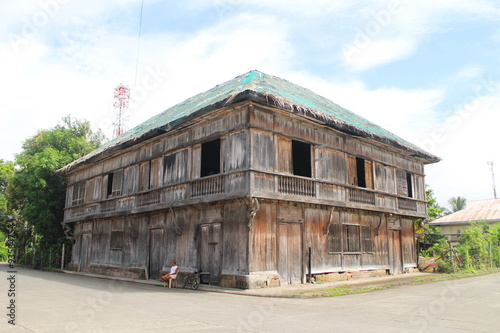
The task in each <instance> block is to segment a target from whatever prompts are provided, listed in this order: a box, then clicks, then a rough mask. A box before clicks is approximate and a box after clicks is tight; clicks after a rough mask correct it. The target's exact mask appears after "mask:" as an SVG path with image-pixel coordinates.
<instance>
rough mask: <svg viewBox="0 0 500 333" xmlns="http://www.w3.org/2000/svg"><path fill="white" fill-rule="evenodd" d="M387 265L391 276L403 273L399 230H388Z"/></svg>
mask: <svg viewBox="0 0 500 333" xmlns="http://www.w3.org/2000/svg"><path fill="white" fill-rule="evenodd" d="M388 236H389V265H390V267H391V274H402V273H403V256H402V253H401V252H402V248H401V230H389V233H388Z"/></svg>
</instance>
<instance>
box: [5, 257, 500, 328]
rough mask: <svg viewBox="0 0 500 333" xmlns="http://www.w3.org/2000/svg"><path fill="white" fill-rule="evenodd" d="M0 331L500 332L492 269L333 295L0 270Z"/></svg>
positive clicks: (499, 278) (499, 286)
mask: <svg viewBox="0 0 500 333" xmlns="http://www.w3.org/2000/svg"><path fill="white" fill-rule="evenodd" d="M0 270H1V273H0V306H1V308H2V309H3V310H1V312H0V320H1V322H0V332H1V333H3V332H23V333H24V332H37V333H39V332H40V333H42V332H48V333H54V332H120V333H127V332H168V333H170V332H332V331H333V332H385V333H387V332H499V331H500V319H499V314H500V273H497V274H490V275H485V276H479V277H474V278H468V279H461V280H454V281H445V282H436V283H430V284H425V285H414V286H401V287H397V288H391V289H386V290H381V291H376V292H371V293H366V294H357V295H349V296H342V297H331V298H314V299H285V298H267V297H253V296H242V295H233V294H223V293H213V292H202V291H191V290H182V289H170V290H169V289H165V288H161V287H157V286H150V285H141V284H136V283H127V282H117V281H111V280H106V279H96V278H90V277H82V276H77V275H69V274H61V273H53V272H41V271H35V270H31V269H23V268H17V273H16V274H15V275H16V276H15V283H14V287H15V292H16V298H15V306H16V309H15V315H16V325H15V326H13V325H10V324H9V323H8V320H9V319H10V318H9V317H8V316H7V314H8V313H9V311H10V310H9V309H7V307H8V306H9V305H10V303H9V302H10V300H11V299H13V298H12V297H9V296H8V293H9V289H10V288H11V285H10V281H9V280H8V278H9V277H10V274H8V273H6V270H7V267H6V266H5V265H4V264H3V265H2V266H1V267H0Z"/></svg>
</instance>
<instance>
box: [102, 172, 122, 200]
mask: <svg viewBox="0 0 500 333" xmlns="http://www.w3.org/2000/svg"><path fill="white" fill-rule="evenodd" d="M122 184H123V169H122V170H118V171H115V172H112V173H110V174H108V184H107V185H108V186H107V189H106V196H107V197H113V196H119V195H121V194H122Z"/></svg>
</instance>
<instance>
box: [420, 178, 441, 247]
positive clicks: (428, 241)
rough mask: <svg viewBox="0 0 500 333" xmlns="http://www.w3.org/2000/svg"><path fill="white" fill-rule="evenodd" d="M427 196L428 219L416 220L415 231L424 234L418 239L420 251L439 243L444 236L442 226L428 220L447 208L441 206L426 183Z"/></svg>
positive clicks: (438, 215) (433, 218)
mask: <svg viewBox="0 0 500 333" xmlns="http://www.w3.org/2000/svg"><path fill="white" fill-rule="evenodd" d="M425 196H426V200H427V219H425V220H422V219H419V220H417V221H416V222H415V226H414V227H415V232H416V233H419V234H421V235H422V236H421V237H420V238H419V239H418V247H419V248H418V252H419V253H420V252H421V251H425V250H427V249H429V248H431V247H432V246H433V245H434V244H436V243H438V242H439V241H440V240H441V239H443V238H444V236H443V235H442V234H441V228H439V227H438V226H430V225H428V224H427V222H429V221H432V220H435V219H437V218H438V217H441V216H443V213H444V211H445V208H443V207H441V206H440V205H439V204H438V202H437V200H436V198H435V197H434V192H433V191H432V190H431V189H430V188H429V186H428V185H426V190H425Z"/></svg>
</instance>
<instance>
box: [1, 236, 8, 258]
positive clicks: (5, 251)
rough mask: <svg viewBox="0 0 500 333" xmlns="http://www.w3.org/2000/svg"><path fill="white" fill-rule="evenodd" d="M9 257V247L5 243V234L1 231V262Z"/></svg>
mask: <svg viewBox="0 0 500 333" xmlns="http://www.w3.org/2000/svg"><path fill="white" fill-rule="evenodd" d="M8 259H9V248H8V247H7V245H6V244H5V235H4V234H3V233H2V232H0V262H2V261H7V260H8Z"/></svg>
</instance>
